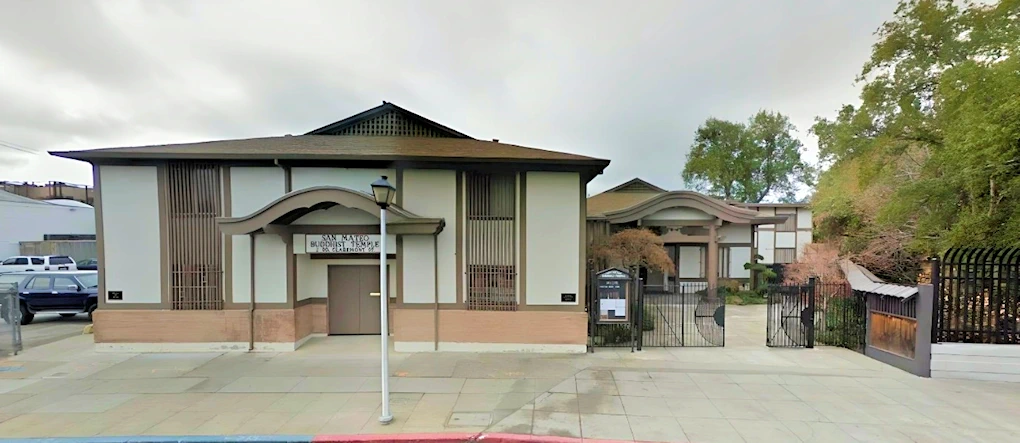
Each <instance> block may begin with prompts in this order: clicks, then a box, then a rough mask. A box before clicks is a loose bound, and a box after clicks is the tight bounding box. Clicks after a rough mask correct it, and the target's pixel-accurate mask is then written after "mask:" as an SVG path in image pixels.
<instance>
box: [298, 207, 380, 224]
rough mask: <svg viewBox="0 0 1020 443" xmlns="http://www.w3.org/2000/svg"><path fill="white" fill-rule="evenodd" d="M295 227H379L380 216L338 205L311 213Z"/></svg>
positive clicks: (300, 219)
mask: <svg viewBox="0 0 1020 443" xmlns="http://www.w3.org/2000/svg"><path fill="white" fill-rule="evenodd" d="M292 224H295V225H378V224H379V215H377V214H369V213H367V212H365V211H362V210H360V209H353V208H348V207H346V206H340V205H336V206H333V207H332V208H329V209H324V210H321V211H314V212H310V213H308V214H306V215H304V216H303V217H301V218H299V219H297V220H295V221H294V222H293V223H292Z"/></svg>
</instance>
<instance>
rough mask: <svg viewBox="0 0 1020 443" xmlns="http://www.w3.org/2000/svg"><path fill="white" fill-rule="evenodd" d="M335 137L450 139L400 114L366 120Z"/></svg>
mask: <svg viewBox="0 0 1020 443" xmlns="http://www.w3.org/2000/svg"><path fill="white" fill-rule="evenodd" d="M333 135H363V136H396V137H432V138H438V137H448V135H447V134H444V133H442V132H440V131H437V130H435V129H432V128H429V127H426V126H422V125H420V124H418V123H415V122H413V121H411V120H408V119H407V118H406V117H404V116H403V115H401V114H400V113H399V112H393V111H391V112H387V113H385V114H383V115H380V116H378V117H375V118H373V119H369V120H365V121H363V122H361V123H358V124H356V125H354V126H351V127H349V128H345V129H341V130H339V131H336V132H334V133H333Z"/></svg>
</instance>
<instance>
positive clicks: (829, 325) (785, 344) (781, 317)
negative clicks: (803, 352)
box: [765, 279, 867, 352]
mask: <svg viewBox="0 0 1020 443" xmlns="http://www.w3.org/2000/svg"><path fill="white" fill-rule="evenodd" d="M766 301H767V304H768V308H767V312H768V314H767V317H766V327H765V328H766V336H765V344H766V346H769V347H774V348H775V347H778V348H799V347H804V348H812V347H814V346H815V344H816V343H818V344H824V345H829V346H840V347H844V348H847V349H852V350H855V351H857V352H863V351H864V346H865V342H866V338H867V303H866V300H865V296H864V294H862V293H857V292H854V291H852V290H851V289H850V285H848V284H846V283H817V282H815V281H814V280H813V279H812V280H811V281H809V282H808V283H807V284H804V285H790V284H786V285H770V286H769V287H768V288H767V291H766Z"/></svg>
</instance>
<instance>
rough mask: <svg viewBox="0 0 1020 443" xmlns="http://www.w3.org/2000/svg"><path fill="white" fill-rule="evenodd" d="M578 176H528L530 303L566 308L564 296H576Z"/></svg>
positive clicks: (579, 245)
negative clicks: (566, 294) (562, 299)
mask: <svg viewBox="0 0 1020 443" xmlns="http://www.w3.org/2000/svg"><path fill="white" fill-rule="evenodd" d="M580 183H581V182H580V178H579V177H578V174H577V173H567V172H528V175H527V180H526V186H527V189H526V190H525V192H526V195H527V199H526V217H527V227H526V229H527V232H526V235H527V243H526V244H527V248H528V249H527V264H526V269H525V272H526V273H527V274H526V278H527V287H526V290H527V303H528V304H529V305H564V304H576V302H575V303H562V302H561V301H560V294H561V293H573V294H577V293H578V292H579V291H578V276H579V275H580V272H581V267H580V266H581V263H580V261H581V260H580V248H581V244H580V235H581V234H580V229H581V228H580V217H581V189H580Z"/></svg>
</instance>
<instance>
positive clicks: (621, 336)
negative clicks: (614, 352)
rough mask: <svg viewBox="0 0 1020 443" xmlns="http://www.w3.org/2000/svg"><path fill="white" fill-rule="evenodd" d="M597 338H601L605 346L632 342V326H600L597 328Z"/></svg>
mask: <svg viewBox="0 0 1020 443" xmlns="http://www.w3.org/2000/svg"><path fill="white" fill-rule="evenodd" d="M596 327H597V328H598V329H597V330H596V332H597V333H596V334H595V335H596V337H598V338H601V342H602V343H601V344H603V345H615V344H620V343H626V342H629V341H630V326H628V325H598V326H596Z"/></svg>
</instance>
